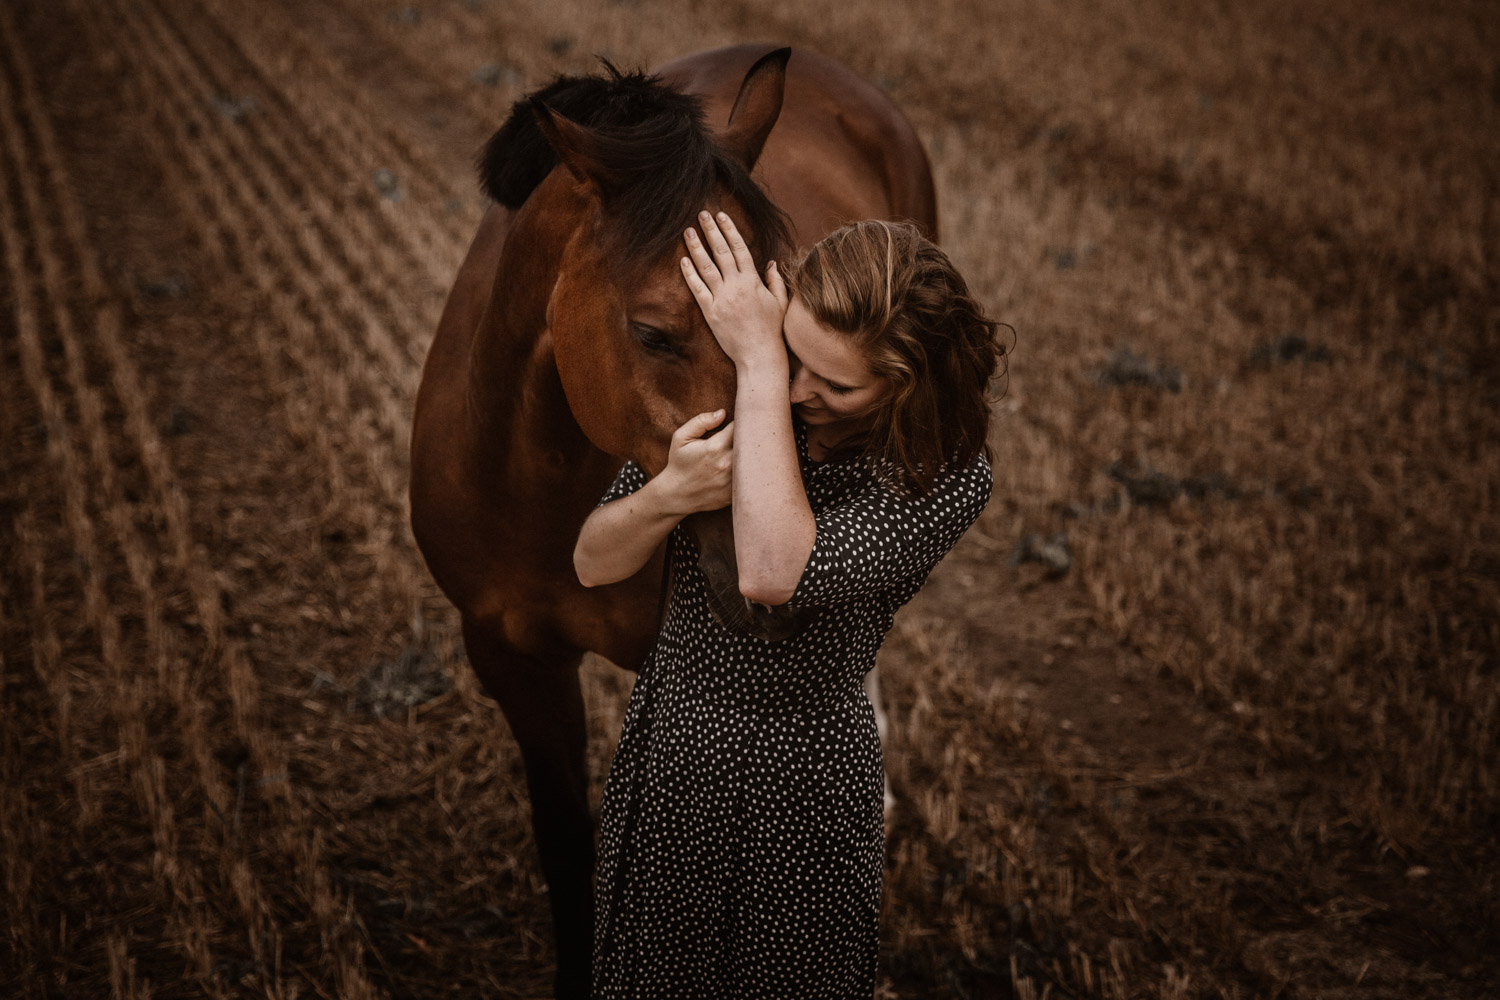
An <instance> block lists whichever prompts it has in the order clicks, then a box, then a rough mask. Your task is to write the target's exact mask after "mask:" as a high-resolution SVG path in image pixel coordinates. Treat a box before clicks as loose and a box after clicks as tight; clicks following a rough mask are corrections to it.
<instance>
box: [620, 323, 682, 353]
mask: <svg viewBox="0 0 1500 1000" xmlns="http://www.w3.org/2000/svg"><path fill="white" fill-rule="evenodd" d="M630 335H631V336H632V337H634V338H635V339H636V341H637V342H638V343H639V344H640V345H641V346H642V347H644V348H645V349H646V350H648V351H654V352H656V353H657V354H670V355H672V356H674V357H676V356H677V355H679V354H681V353H682V352H681V351H679V350H678V349H677V345H676V343H674V342H673V340H672V338H671V337H669V336H667V334H666V333H665V332H663V331H661V330H658V329H657V328H656V327H654V326H647V325H646V324H644V323H632V324H630Z"/></svg>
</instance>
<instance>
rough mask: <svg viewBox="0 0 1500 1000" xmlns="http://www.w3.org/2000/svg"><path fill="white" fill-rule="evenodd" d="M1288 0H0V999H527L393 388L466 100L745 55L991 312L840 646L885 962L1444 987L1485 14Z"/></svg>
mask: <svg viewBox="0 0 1500 1000" xmlns="http://www.w3.org/2000/svg"><path fill="white" fill-rule="evenodd" d="M1307 6H1308V7H1309V8H1311V7H1314V6H1315V7H1316V8H1317V11H1316V12H1307V11H1304V8H1303V6H1299V5H1287V4H1281V3H1271V2H1267V0H1247V2H1243V3H1238V4H1228V3H1212V4H1188V3H1182V2H1180V0H1100V2H1096V3H1090V4H1078V3H1056V2H1047V3H1044V2H1042V0H1014V2H1008V3H1006V4H1003V5H1002V4H975V3H972V2H959V0H933V2H931V3H929V4H927V5H925V6H924V8H923V10H922V12H921V13H920V14H917V13H915V12H914V10H909V9H908V6H907V5H906V4H905V3H903V2H901V0H866V2H864V3H862V4H859V5H853V4H849V3H846V2H835V3H815V4H791V3H783V2H778V0H724V2H718V3H712V4H710V3H690V4H682V5H675V4H668V3H665V2H662V0H617V2H615V3H611V4H596V3H588V2H583V0H555V2H552V3H547V4H537V5H522V4H511V3H503V2H501V0H425V2H421V3H417V4H413V5H409V6H403V5H401V4H399V3H395V2H381V0H312V2H307V3H302V2H297V3H294V2H293V0H268V2H264V3H259V4H244V3H238V2H234V0H99V2H97V3H86V2H84V0H59V2H57V3H45V4H43V3H33V4H3V5H0V139H3V142H0V248H3V253H4V263H3V266H0V275H3V278H0V293H3V298H4V300H5V301H4V313H3V316H4V320H3V326H0V332H3V341H0V401H3V402H0V421H3V423H0V434H3V438H0V440H3V448H0V505H3V515H4V516H3V519H0V558H3V560H4V575H3V589H0V601H3V604H0V635H3V644H0V654H3V662H0V671H3V675H0V681H3V686H0V691H3V699H0V705H3V713H4V715H3V718H0V748H3V752H0V845H3V850H0V869H3V875H4V892H5V904H4V906H3V910H4V914H5V916H4V927H5V935H4V937H3V938H0V994H3V995H5V996H23V997H42V996H49V997H50V996H59V997H61V996H67V997H75V996H84V997H93V996H104V995H117V996H121V997H145V996H152V995H154V996H160V997H198V996H204V995H207V996H214V997H219V996H262V995H264V996H268V997H278V998H291V997H313V996H324V997H333V996H339V997H364V996H389V997H405V996H437V995H448V994H450V993H454V994H458V993H461V994H465V995H473V994H475V993H480V994H483V995H489V996H496V997H537V996H543V995H545V993H546V991H547V984H548V983H549V982H550V970H549V962H550V961H551V957H550V943H549V941H548V934H547V931H546V927H547V922H546V909H545V902H544V897H543V896H542V895H541V893H540V891H539V890H540V886H539V878H538V873H537V868H536V864H535V860H534V854H533V851H532V847H531V844H530V843H529V840H530V837H529V832H528V821H527V806H526V802H525V799H524V795H523V793H522V786H521V780H520V770H519V765H518V761H517V758H516V754H515V750H514V747H513V745H512V744H511V742H510V740H509V737H508V735H507V734H506V732H505V731H504V726H503V723H502V722H501V721H500V720H499V717H498V713H497V712H496V711H495V710H494V707H493V705H491V704H490V703H489V702H488V701H486V700H485V699H484V698H483V697H481V696H480V695H479V694H478V693H477V691H476V690H475V685H474V683H473V682H472V680H471V679H470V677H469V675H468V673H467V671H466V668H465V667H464V665H463V661H462V656H461V651H460V650H459V649H458V648H457V646H458V644H457V641H456V636H455V621H454V616H453V614H452V613H451V611H450V609H449V608H448V607H447V606H446V605H445V604H444V602H443V601H442V600H441V598H440V597H439V596H438V595H437V594H436V593H435V591H434V589H433V587H432V586H431V584H430V583H429V582H428V580H427V577H426V575H425V571H424V570H423V568H422V566H421V563H420V560H419V558H418V557H417V555H416V553H415V550H414V548H413V546H412V544H411V541H410V539H409V536H408V532H407V528H406V522H405V516H404V507H403V504H404V500H403V495H404V475H405V468H406V462H405V439H406V434H407V427H408V420H409V413H410V408H411V399H412V393H413V390H414V386H415V384H416V379H417V375H418V371H419V367H420V362H421V358H422V355H423V351H424V349H425V345H426V344H427V341H428V337H429V336H430V332H431V330H432V328H433V325H434V322H435V319H436V316H437V312H438V310H439V308H440V306H441V303H442V298H443V295H444V292H445V290H446V287H447V284H448V282H449V280H450V279H451V277H452V274H453V272H454V269H455V268H456V265H457V263H458V260H459V259H460V256H461V254H462V251H463V248H464V246H465V245H466V242H467V239H468V237H469V235H470V233H471V232H472V229H473V227H474V225H475V222H476V220H477V218H478V215H479V212H480V211H481V208H482V203H481V199H480V197H479V195H478V193H477V191H476V189H475V185H474V183H473V181H472V178H471V176H470V163H471V160H472V156H473V153H474V151H475V149H476V148H477V146H478V144H479V143H480V142H481V141H482V140H483V138H484V137H485V136H486V135H487V134H488V132H489V131H490V130H492V129H493V128H494V127H495V126H496V125H497V124H498V122H499V120H500V119H501V117H502V116H503V114H504V111H505V109H506V108H507V107H508V105H509V102H510V101H512V100H514V99H515V98H517V97H518V96H520V95H521V94H522V93H524V92H525V91H526V90H528V89H530V88H532V87H534V86H537V85H539V84H541V83H542V82H545V80H547V79H548V78H549V76H550V74H552V73H554V72H556V71H559V70H583V69H587V68H588V67H589V66H590V65H591V58H592V55H593V54H594V53H600V54H604V55H608V56H610V57H612V58H614V59H616V60H618V61H620V62H622V63H624V64H627V65H650V64H653V63H657V62H660V61H663V60H665V59H666V58H668V57H670V56H672V55H675V54H678V53H681V52H684V51H688V50H691V49H696V48H702V47H707V46H709V45H714V44H719V43H725V42H730V41H734V40H745V39H768V40H777V41H785V42H789V43H791V44H792V45H794V46H809V47H813V48H817V49H820V50H822V51H824V52H826V53H828V54H830V55H833V56H836V57H839V58H841V59H844V60H846V61H848V62H849V63H850V64H851V65H853V66H854V67H855V68H856V69H858V70H859V71H860V72H862V73H864V74H865V75H867V76H868V77H869V78H871V79H873V80H875V81H876V82H877V83H879V84H880V85H881V86H882V87H884V88H886V89H887V90H889V91H890V92H891V93H892V94H893V95H894V96H895V97H896V98H897V99H898V100H899V101H900V103H901V104H902V106H903V107H905V108H906V109H907V111H908V113H909V114H910V115H911V117H912V119H913V121H914V122H915V124H916V125H917V127H918V130H919V131H920V132H921V133H922V135H923V137H924V139H925V141H926V142H927V144H928V147H929V149H930V150H931V152H932V154H933V160H934V167H935V170H936V173H937V177H938V183H939V193H940V198H941V203H942V207H943V217H944V227H945V242H946V244H947V245H948V247H949V248H950V250H951V252H952V253H953V254H954V255H955V257H956V258H957V259H958V260H959V262H960V263H961V265H962V266H963V267H964V268H965V270H966V271H967V273H969V274H970V275H971V276H972V279H973V281H974V283H975V285H976V286H977V288H978V289H979V290H980V292H981V294H982V295H983V296H984V298H985V299H986V300H987V301H988V302H989V303H991V305H992V306H993V308H994V310H995V312H996V313H997V314H998V315H999V316H1001V317H1003V318H1005V319H1007V320H1009V321H1010V322H1011V323H1013V324H1014V326H1015V327H1016V329H1017V331H1018V346H1017V350H1016V352H1015V355H1014V357H1013V361H1012V377H1011V381H1010V387H1009V392H1008V394H1007V395H1006V396H1005V398H1004V399H1003V400H1002V401H1001V402H1000V403H999V404H998V408H997V412H998V414H999V418H1000V419H999V420H998V423H997V426H996V431H995V435H994V444H995V448H996V455H997V462H996V465H997V483H996V487H997V488H996V492H995V499H994V501H993V503H992V504H991V507H990V509H989V511H988V512H987V513H986V514H985V516H984V517H983V518H982V519H981V521H980V524H979V526H978V527H977V528H976V530H974V531H973V532H971V533H970V535H969V536H968V537H967V538H966V539H965V541H964V542H963V543H962V544H961V545H960V547H959V549H958V550H957V551H956V553H955V554H954V555H953V557H952V558H950V559H949V560H948V562H947V563H946V564H945V565H944V566H943V567H942V569H941V570H940V571H939V573H938V574H937V575H936V576H935V577H934V580H933V582H932V583H931V585H930V586H929V587H928V588H927V590H926V591H924V593H923V594H922V595H921V597H920V598H919V599H918V600H917V601H916V602H914V604H913V605H912V606H911V607H910V608H909V609H908V610H907V611H906V612H904V613H903V617H902V618H901V620H900V622H899V623H898V626H897V630H896V632H895V634H894V635H893V636H892V639H891V641H890V642H889V643H888V646H887V652H886V654H884V655H885V661H884V662H885V663H886V668H887V669H886V681H885V683H886V701H887V703H888V706H889V707H890V710H891V713H892V717H893V727H894V732H893V734H892V739H891V742H890V745H889V749H888V766H889V771H890V774H891V779H892V781H893V783H894V785H895V789H896V792H897V794H898V796H899V797H900V800H901V801H900V806H899V811H898V813H897V814H896V816H895V818H894V821H893V827H892V833H891V837H890V843H889V869H888V873H887V890H888V891H887V905H886V914H885V921H884V925H883V934H884V946H883V954H882V962H881V987H880V993H881V995H882V996H889V997H896V996H901V997H932V996H955V997H1007V996H1017V997H1024V998H1033V997H1044V996H1052V997H1059V998H1061V997H1068V996H1099V997H1143V996H1170V997H1199V996H1202V997H1221V996H1222V997H1251V996H1265V997H1273V996H1296V997H1353V996H1371V997H1393V998H1394V997H1402V998H1408V997H1482V996H1487V995H1492V994H1493V990H1494V988H1495V986H1494V984H1495V983H1496V982H1500V960H1497V958H1496V955H1497V954H1500V935H1497V934H1496V909H1495V902H1494V900H1495V899H1496V898H1497V894H1500V874H1497V873H1500V867H1497V862H1500V850H1497V836H1496V833H1495V830H1496V826H1497V823H1496V820H1497V808H1496V801H1497V799H1496V794H1497V775H1496V752H1495V750H1496V742H1497V735H1500V723H1497V719H1500V693H1497V692H1500V686H1497V683H1496V662H1497V659H1500V657H1497V650H1500V512H1497V503H1500V497H1497V493H1500V435H1497V433H1496V432H1497V429H1500V428H1497V422H1500V421H1497V416H1496V412H1497V403H1500V366H1497V364H1496V362H1495V351H1496V346H1497V342H1500V337H1497V334H1500V305H1497V303H1500V294H1497V265H1496V259H1497V251H1500V229H1497V226H1500V221H1497V214H1496V212H1497V209H1496V199H1497V187H1500V185H1497V164H1500V70H1497V64H1496V59H1495V55H1494V54H1495V53H1496V52H1497V51H1500V18H1497V17H1496V16H1495V13H1494V10H1493V8H1492V6H1491V5H1490V4H1489V2H1488V0H1434V2H1428V3H1420V4H1419V3H1415V2H1410V0H1404V2H1389V3H1371V2H1368V0H1330V2H1328V3H1324V4H1319V5H1307ZM533 8H535V9H533ZM381 171H384V172H381ZM1058 532H1066V535H1067V542H1068V545H1069V547H1070V549H1071V555H1072V563H1071V568H1070V569H1069V570H1068V571H1067V572H1066V573H1063V574H1060V575H1059V574H1052V573H1050V572H1049V571H1048V569H1047V568H1046V567H1045V566H1043V565H1042V564H1040V563H1035V562H1025V563H1020V564H1013V563H1012V561H1011V559H1010V557H1011V555H1012V554H1013V553H1015V552H1017V551H1018V550H1017V543H1018V542H1020V541H1022V540H1023V539H1024V538H1025V537H1026V536H1028V535H1030V534H1037V535H1040V536H1041V537H1042V538H1043V539H1050V538H1051V537H1052V536H1053V535H1054V534H1056V533H1058ZM585 670H586V675H587V681H588V693H589V697H590V706H591V711H592V713H593V716H594V718H593V724H592V739H593V746H592V751H593V755H594V761H595V765H596V771H597V772H599V773H602V769H603V766H604V763H605V761H606V760H607V757H608V753H609V751H610V747H611V743H612V739H613V734H614V732H615V731H616V729H617V726H618V723H619V717H620V713H621V710H622V705H623V699H624V697H625V694H626V692H627V690H628V684H629V679H628V676H627V675H625V674H623V673H621V672H619V671H617V670H615V669H614V668H613V667H611V666H609V665H608V664H605V663H601V662H597V661H590V662H588V663H587V664H586V666H585Z"/></svg>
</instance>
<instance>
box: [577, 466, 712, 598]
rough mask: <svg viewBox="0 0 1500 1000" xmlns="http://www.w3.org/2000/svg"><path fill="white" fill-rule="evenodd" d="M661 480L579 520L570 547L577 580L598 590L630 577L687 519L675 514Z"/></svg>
mask: <svg viewBox="0 0 1500 1000" xmlns="http://www.w3.org/2000/svg"><path fill="white" fill-rule="evenodd" d="M676 508H677V505H676V504H674V503H673V502H672V497H671V496H670V495H669V494H668V492H667V491H665V490H663V489H662V488H661V484H660V481H659V479H653V480H652V481H651V482H649V483H647V484H646V485H645V486H642V487H641V488H640V489H639V490H637V491H636V492H634V493H632V494H630V495H629V496H625V497H621V498H620V499H618V500H614V501H611V502H610V503H607V504H605V505H604V506H602V507H596V508H595V509H594V512H593V513H592V514H590V515H589V516H588V520H586V521H584V522H583V528H582V530H581V531H579V533H578V543H577V544H576V545H575V546H574V547H573V569H574V570H575V571H577V573H578V582H579V583H581V584H583V585H584V586H585V587H598V586H602V585H604V584H606V583H617V582H619V581H620V580H625V579H628V578H630V577H632V576H634V575H635V574H636V572H637V571H638V570H639V569H640V568H641V567H642V566H644V565H646V563H647V562H648V561H649V560H650V559H651V555H652V553H654V552H655V551H656V547H657V546H658V545H660V544H661V542H662V539H664V538H666V537H667V535H668V534H670V533H671V531H672V528H673V527H674V526H675V525H676V524H677V522H678V521H681V520H682V519H683V518H684V517H686V516H687V513H688V512H687V511H678V510H677V509H676Z"/></svg>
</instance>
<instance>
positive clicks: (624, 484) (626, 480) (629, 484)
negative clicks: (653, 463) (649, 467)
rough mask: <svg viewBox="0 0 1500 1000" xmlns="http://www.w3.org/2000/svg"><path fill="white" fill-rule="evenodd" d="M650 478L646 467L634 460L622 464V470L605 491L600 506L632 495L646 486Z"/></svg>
mask: <svg viewBox="0 0 1500 1000" xmlns="http://www.w3.org/2000/svg"><path fill="white" fill-rule="evenodd" d="M648 478H649V477H648V476H647V475H646V470H645V469H643V468H641V467H640V466H639V465H636V464H635V463H634V462H629V461H627V462H626V463H625V464H624V465H622V466H620V471H619V472H618V473H617V474H616V475H615V481H614V482H613V483H610V484H609V489H607V490H605V491H604V496H603V498H602V499H601V500H600V501H599V506H600V507H603V506H604V505H605V504H607V503H610V502H611V501H614V500H618V499H620V498H621V497H628V496H630V494H632V493H634V492H635V491H636V490H638V489H640V488H641V487H642V486H645V485H646V480H647V479H648Z"/></svg>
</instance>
